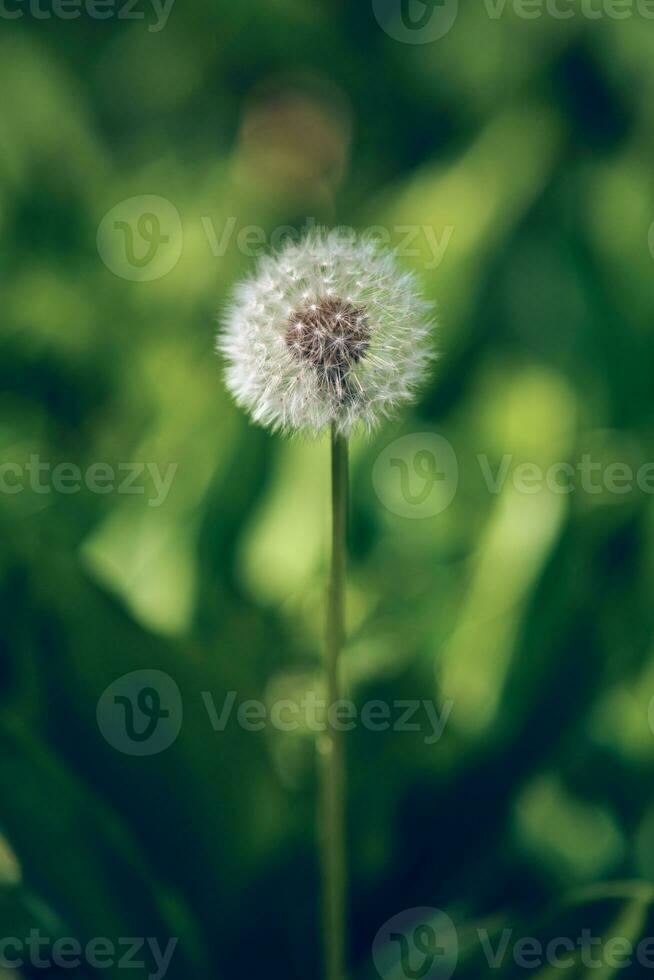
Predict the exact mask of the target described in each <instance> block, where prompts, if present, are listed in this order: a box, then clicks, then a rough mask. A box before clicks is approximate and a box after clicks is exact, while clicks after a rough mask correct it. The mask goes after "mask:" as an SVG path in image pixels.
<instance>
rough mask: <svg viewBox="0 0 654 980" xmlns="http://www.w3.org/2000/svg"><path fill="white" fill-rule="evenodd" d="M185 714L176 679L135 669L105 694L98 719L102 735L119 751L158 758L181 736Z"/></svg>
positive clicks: (98, 712) (110, 687)
mask: <svg viewBox="0 0 654 980" xmlns="http://www.w3.org/2000/svg"><path fill="white" fill-rule="evenodd" d="M183 713H184V712H183V707H182V696H181V694H180V692H179V688H178V686H177V684H176V683H175V681H174V680H173V679H172V677H170V676H169V675H168V674H165V673H164V672H163V671H162V670H134V671H132V673H131V674H123V676H122V677H119V678H118V680H115V681H114V682H113V683H112V684H110V685H109V687H108V688H107V689H106V690H105V691H104V692H103V694H102V695H101V697H100V700H99V701H98V707H97V711H96V718H97V721H98V728H99V729H100V731H101V732H102V735H103V736H104V738H105V739H106V740H107V742H108V743H109V745H111V746H112V747H113V748H114V749H116V750H117V751H118V752H124V753H125V755H156V754H157V753H158V752H163V751H164V749H167V748H168V747H169V746H170V745H172V744H173V742H174V741H175V739H176V738H177V736H178V735H179V731H180V728H181V727H182V717H183Z"/></svg>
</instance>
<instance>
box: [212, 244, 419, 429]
mask: <svg viewBox="0 0 654 980" xmlns="http://www.w3.org/2000/svg"><path fill="white" fill-rule="evenodd" d="M431 317H432V307H431V304H429V303H427V302H425V301H424V300H423V299H421V298H420V295H419V292H418V289H417V286H416V280H415V276H414V275H413V274H412V273H411V272H401V271H400V270H399V269H398V267H397V263H396V260H395V257H394V255H393V254H392V253H390V252H383V251H381V250H380V249H379V248H378V247H377V246H376V245H375V244H374V243H373V242H372V241H368V240H365V239H363V240H358V241H357V240H354V239H353V238H352V237H351V236H349V237H348V236H347V235H345V234H344V233H343V232H339V231H332V232H330V233H326V232H319V231H318V232H314V233H312V234H310V235H308V236H307V237H306V238H305V239H303V240H302V241H301V242H299V243H289V244H288V245H287V246H286V248H285V249H283V251H281V252H280V253H279V254H278V255H275V256H267V257H265V258H264V259H262V260H261V262H260V264H259V267H258V269H257V270H256V272H255V274H254V275H253V276H252V277H251V278H250V279H248V280H247V281H246V282H244V283H241V284H240V285H239V286H238V287H237V289H236V291H235V295H234V298H233V301H232V303H231V306H230V308H229V311H228V313H227V316H226V319H225V323H224V330H223V332H222V333H221V335H220V338H219V341H218V347H219V350H220V351H221V352H222V353H223V354H224V356H225V358H226V361H227V372H226V380H227V386H228V388H229V389H230V391H231V392H232V394H233V395H234V397H235V399H236V401H237V403H238V404H239V405H241V406H242V407H243V408H245V409H246V410H247V411H248V412H249V413H250V415H251V416H252V418H253V419H254V421H255V422H258V423H260V424H262V425H266V426H270V428H272V429H280V430H282V431H285V432H301V431H305V432H309V433H314V434H317V433H319V432H321V431H322V430H324V429H325V428H327V427H329V426H333V427H334V429H335V430H336V432H337V433H338V434H339V435H342V436H348V435H349V434H350V433H351V432H352V431H353V430H355V429H356V428H357V427H359V428H362V429H364V430H371V429H373V428H374V427H375V426H376V425H377V424H378V423H379V422H380V421H381V420H382V419H384V418H388V417H389V416H391V415H392V414H393V413H394V411H395V410H396V409H397V408H398V407H399V406H401V405H402V404H403V403H405V402H407V401H409V400H410V399H411V398H412V396H413V394H414V391H415V389H416V387H417V386H418V385H419V384H420V382H421V381H422V380H423V378H424V376H425V371H426V368H427V366H428V364H429V360H430V349H429V344H428V335H429V333H430V328H431Z"/></svg>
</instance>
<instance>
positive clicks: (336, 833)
mask: <svg viewBox="0 0 654 980" xmlns="http://www.w3.org/2000/svg"><path fill="white" fill-rule="evenodd" d="M347 448H348V447H347V439H345V438H344V437H343V436H339V435H338V434H337V433H336V431H335V429H334V427H333V426H332V438H331V457H332V458H331V468H332V548H331V568H330V574H329V589H328V593H327V623H326V627H327V629H326V638H325V676H326V681H327V707H328V708H329V706H330V705H333V704H335V702H336V701H338V700H339V698H340V696H341V694H340V676H339V675H340V671H339V660H340V653H341V649H342V647H343V641H344V637H345V574H346V549H347V522H348V452H347ZM334 713H335V709H332V712H330V713H329V714H328V718H327V729H326V731H325V733H324V737H323V738H322V739H321V754H322V828H321V830H322V875H323V943H324V955H325V980H345V944H346V934H345V889H346V871H345V868H346V861H345V799H344V792H345V773H344V770H345V758H344V744H343V733H342V732H340V731H338V730H337V729H336V727H335V726H334V725H333V723H332V722H333V720H334V719H333V717H332V715H333V714H334ZM330 719H331V720H330Z"/></svg>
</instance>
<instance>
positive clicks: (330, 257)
mask: <svg viewBox="0 0 654 980" xmlns="http://www.w3.org/2000/svg"><path fill="white" fill-rule="evenodd" d="M432 325H433V307H432V305H431V304H430V303H428V302H426V301H425V300H423V299H422V298H421V297H420V293H419V290H418V288H417V282H416V278H415V276H414V275H413V274H412V273H410V272H402V271H401V270H400V269H399V268H398V266H397V263H396V260H395V257H394V256H393V255H392V254H391V253H389V252H384V251H382V250H380V249H379V248H378V247H377V246H376V245H375V243H373V242H372V241H370V240H366V239H359V240H355V239H353V238H352V237H351V236H348V235H345V234H344V233H343V232H340V231H338V230H337V231H332V232H324V231H316V232H314V233H312V234H310V235H308V236H307V237H306V238H305V239H303V240H302V241H301V242H299V243H289V244H288V245H287V246H286V247H285V248H284V249H283V250H282V251H281V252H280V253H279V254H277V255H275V256H268V257H266V258H264V259H262V260H261V261H260V263H259V266H258V268H257V270H256V271H255V273H254V275H253V276H252V277H251V278H250V279H248V280H247V281H245V282H243V283H241V284H240V285H239V286H238V287H237V288H236V291H235V294H234V297H233V300H232V303H231V306H230V308H229V310H228V312H227V315H226V318H225V322H224V329H223V331H222V332H221V334H220V336H219V339H218V345H217V346H218V349H219V350H220V351H221V352H222V353H223V355H224V357H225V360H226V364H227V367H226V381H227V386H228V388H229V389H230V391H231V392H232V394H233V395H234V398H235V399H236V401H237V403H238V404H239V405H241V406H242V407H243V408H245V409H246V410H247V411H248V412H249V413H250V415H251V416H252V418H253V420H254V421H255V422H257V423H259V424H261V425H266V426H269V427H270V428H272V429H276V430H281V431H283V432H287V433H296V432H308V433H310V434H315V435H317V434H319V433H321V432H322V431H323V430H325V429H328V428H329V429H330V430H331V450H332V481H331V483H332V542H331V545H332V547H331V568H330V577H329V588H328V594H327V615H326V627H327V628H326V638H325V677H326V689H327V703H328V705H333V704H335V702H337V701H338V700H339V698H340V680H339V662H340V653H341V649H342V647H343V642H344V636H345V628H344V598H345V574H346V541H347V520H348V436H349V435H350V434H351V433H352V432H353V431H355V430H356V429H357V428H360V429H362V430H364V431H370V430H372V429H373V428H374V427H375V426H376V425H378V424H379V423H380V421H381V420H382V419H384V418H388V417H390V416H391V415H392V414H393V413H394V412H395V410H396V409H397V408H398V407H399V406H401V405H402V404H404V403H406V402H408V401H410V399H411V398H412V397H413V395H414V393H415V391H416V388H417V387H418V386H419V384H420V383H421V382H422V381H423V380H424V377H425V374H426V370H427V367H428V365H429V363H430V361H431V359H432V356H433V355H432V354H431V351H430V344H429V337H430V332H431V328H432ZM329 718H330V716H329V715H328V725H327V730H326V732H325V734H324V736H323V737H322V738H321V741H320V743H319V751H320V755H321V759H322V799H321V818H322V819H321V830H322V874H323V882H324V896H323V933H324V947H325V976H326V980H344V978H345V946H346V933H345V892H346V860H345V821H344V789H345V778H344V753H343V749H344V746H343V741H342V737H341V736H342V733H341V732H340V731H339V730H338V727H337V726H336V725H334V724H333V720H332V723H329Z"/></svg>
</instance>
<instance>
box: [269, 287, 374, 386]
mask: <svg viewBox="0 0 654 980" xmlns="http://www.w3.org/2000/svg"><path fill="white" fill-rule="evenodd" d="M369 340H370V330H369V327H368V320H367V317H366V314H365V311H364V310H363V309H362V308H361V307H359V306H354V305H353V304H352V303H349V302H347V301H346V300H343V299H339V298H338V297H334V298H332V297H323V298H322V299H318V300H316V301H315V302H309V303H307V304H306V305H305V306H302V307H300V308H299V309H297V310H294V312H293V313H292V314H291V316H290V317H289V320H288V327H287V328H286V343H287V344H288V347H289V349H290V350H291V352H292V353H293V354H294V356H295V357H297V358H298V360H300V361H304V362H305V363H307V364H311V365H313V366H314V367H316V368H323V369H324V371H325V372H326V373H328V374H332V373H333V374H338V375H340V376H341V377H343V376H345V375H346V374H347V371H348V370H349V369H350V368H351V367H352V366H353V365H354V364H356V363H357V362H358V361H360V360H361V358H362V357H363V355H364V354H365V352H366V349H367V347H368V343H369Z"/></svg>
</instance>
